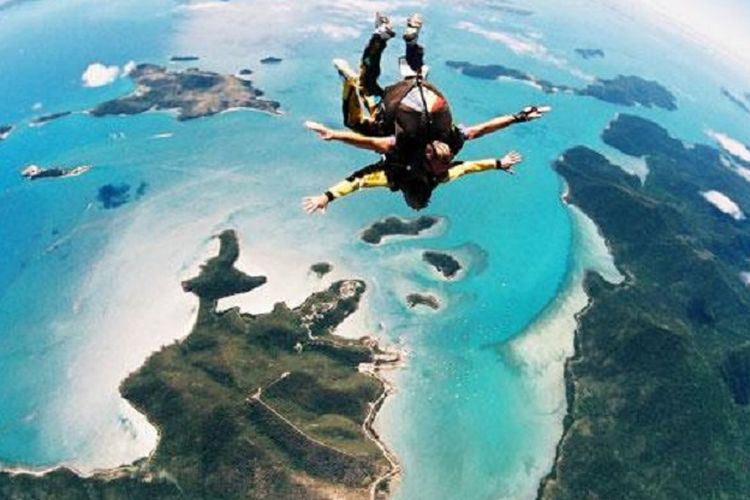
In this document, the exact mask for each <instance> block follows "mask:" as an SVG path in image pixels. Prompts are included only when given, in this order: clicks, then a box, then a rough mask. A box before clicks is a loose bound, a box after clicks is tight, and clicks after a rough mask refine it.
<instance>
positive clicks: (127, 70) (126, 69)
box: [122, 61, 136, 77]
mask: <svg viewBox="0 0 750 500" xmlns="http://www.w3.org/2000/svg"><path fill="white" fill-rule="evenodd" d="M135 67H136V64H135V61H128V63H127V64H125V66H123V67H122V76H123V77H126V76H128V75H130V73H132V72H133V70H134V69H135Z"/></svg>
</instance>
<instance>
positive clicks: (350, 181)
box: [325, 158, 501, 201]
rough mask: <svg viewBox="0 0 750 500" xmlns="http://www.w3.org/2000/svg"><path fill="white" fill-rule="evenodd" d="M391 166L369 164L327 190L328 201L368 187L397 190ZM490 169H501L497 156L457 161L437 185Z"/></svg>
mask: <svg viewBox="0 0 750 500" xmlns="http://www.w3.org/2000/svg"><path fill="white" fill-rule="evenodd" d="M389 168H391V167H389V166H388V164H387V163H386V162H385V161H381V162H379V163H375V164H373V165H369V166H367V167H365V168H363V169H361V170H358V171H357V172H354V173H353V174H352V175H350V176H349V177H347V178H346V179H344V180H343V181H341V182H339V183H338V184H335V185H333V186H331V187H330V188H328V189H327V190H326V192H325V195H326V197H327V198H328V201H333V200H336V199H338V198H343V197H344V196H347V195H350V194H352V193H354V192H356V191H359V190H360V189H366V188H381V187H385V188H389V189H391V190H392V191H397V190H398V189H399V186H397V185H395V184H394V181H393V176H390V177H389ZM488 170H501V164H500V160H497V159H495V158H490V159H485V160H476V161H462V162H455V163H454V164H453V165H452V166H451V167H450V168H449V169H448V170H447V171H446V172H445V173H444V174H443V175H442V176H440V178H439V179H437V180H436V186H437V185H440V184H446V183H448V182H453V181H455V180H456V179H459V178H461V177H463V176H464V175H467V174H474V173H479V172H486V171H488Z"/></svg>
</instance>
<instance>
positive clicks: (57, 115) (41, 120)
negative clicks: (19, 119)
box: [30, 111, 72, 127]
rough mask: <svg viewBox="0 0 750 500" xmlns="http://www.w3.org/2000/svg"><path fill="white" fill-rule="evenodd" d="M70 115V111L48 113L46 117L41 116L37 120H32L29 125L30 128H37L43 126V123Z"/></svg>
mask: <svg viewBox="0 0 750 500" xmlns="http://www.w3.org/2000/svg"><path fill="white" fill-rule="evenodd" d="M70 114H72V112H71V111H60V112H59V113H50V114H48V115H43V116H40V117H38V118H34V119H33V120H31V122H30V125H31V126H32V127H38V126H41V125H44V124H45V123H48V122H51V121H53V120H57V119H59V118H63V117H65V116H68V115H70Z"/></svg>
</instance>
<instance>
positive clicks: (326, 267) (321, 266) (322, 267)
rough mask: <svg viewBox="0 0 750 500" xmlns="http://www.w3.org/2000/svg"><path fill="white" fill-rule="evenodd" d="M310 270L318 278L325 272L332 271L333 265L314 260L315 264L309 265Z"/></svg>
mask: <svg viewBox="0 0 750 500" xmlns="http://www.w3.org/2000/svg"><path fill="white" fill-rule="evenodd" d="M310 271H312V272H313V273H315V274H316V275H317V276H318V278H322V277H323V276H325V275H326V274H328V273H330V272H331V271H333V266H332V265H331V264H329V263H328V262H316V263H315V264H313V265H312V266H310Z"/></svg>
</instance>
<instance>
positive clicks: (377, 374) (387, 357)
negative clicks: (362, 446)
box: [359, 341, 405, 500]
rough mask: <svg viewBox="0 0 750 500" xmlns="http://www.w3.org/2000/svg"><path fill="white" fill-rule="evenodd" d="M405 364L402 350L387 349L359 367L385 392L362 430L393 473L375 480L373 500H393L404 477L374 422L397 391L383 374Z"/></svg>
mask: <svg viewBox="0 0 750 500" xmlns="http://www.w3.org/2000/svg"><path fill="white" fill-rule="evenodd" d="M375 346H376V348H377V346H378V342H377V341H375ZM404 364H405V363H404V353H403V352H402V351H400V350H396V349H393V348H387V349H385V350H384V351H383V354H382V355H381V357H380V358H378V357H376V359H375V361H374V362H373V363H367V364H362V365H360V367H359V370H360V371H361V372H362V373H366V374H368V375H370V376H372V377H374V378H375V379H377V380H378V381H379V382H380V383H381V384H382V385H383V392H382V393H381V394H380V396H379V397H378V399H376V400H375V401H374V402H372V403H370V411H369V412H368V413H367V417H366V418H365V421H364V422H363V424H362V430H363V431H364V432H365V435H366V436H367V437H368V438H369V439H370V440H372V441H373V442H374V443H375V444H376V445H377V447H378V448H380V451H381V452H382V453H383V455H384V456H385V458H386V460H387V461H388V463H389V464H390V470H389V471H388V472H386V473H384V474H382V475H381V476H380V477H378V478H376V479H375V481H373V483H372V485H371V486H370V497H371V498H372V499H373V500H375V499H376V498H390V497H391V496H392V495H393V492H394V490H395V489H396V488H397V487H398V483H399V480H400V478H401V473H402V469H401V464H400V462H399V460H398V457H397V456H396V454H395V453H394V452H393V451H392V450H391V449H390V448H389V447H388V445H387V444H386V443H385V441H384V440H383V439H382V438H381V437H380V434H378V432H377V430H375V420H376V419H377V417H378V414H379V413H380V410H381V408H382V407H383V404H384V403H385V401H386V399H387V398H388V396H390V395H391V394H393V393H394V392H396V390H397V388H396V386H395V384H393V383H392V381H391V380H389V379H388V378H387V377H385V376H383V375H382V374H381V373H382V371H384V370H388V371H391V370H398V369H401V368H403V366H404ZM381 485H382V487H381ZM382 490H384V491H382Z"/></svg>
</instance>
